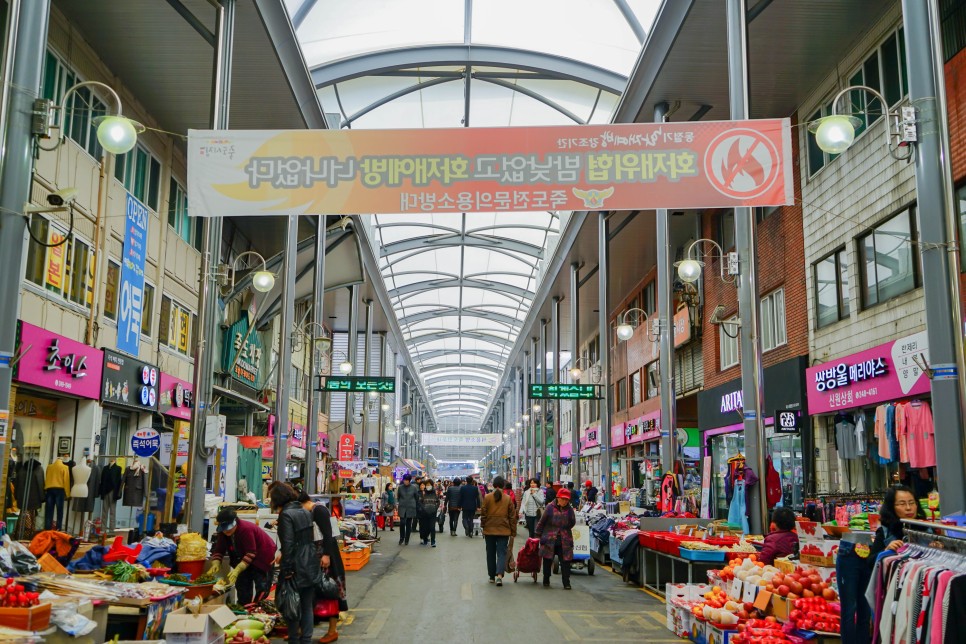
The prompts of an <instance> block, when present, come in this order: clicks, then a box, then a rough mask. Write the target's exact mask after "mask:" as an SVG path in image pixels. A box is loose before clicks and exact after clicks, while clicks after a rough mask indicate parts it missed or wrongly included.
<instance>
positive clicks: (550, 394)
mask: <svg viewBox="0 0 966 644" xmlns="http://www.w3.org/2000/svg"><path fill="white" fill-rule="evenodd" d="M598 389H599V386H598V385H578V384H569V385H567V384H555V383H546V384H540V383H535V384H531V385H530V398H531V399H533V400H558V399H559V400H595V399H597V398H599V397H600V396H599V394H598Z"/></svg>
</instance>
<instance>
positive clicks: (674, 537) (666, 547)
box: [655, 532, 701, 557]
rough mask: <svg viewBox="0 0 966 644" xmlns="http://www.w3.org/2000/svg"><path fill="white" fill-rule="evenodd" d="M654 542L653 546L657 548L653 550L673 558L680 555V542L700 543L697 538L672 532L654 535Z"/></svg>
mask: <svg viewBox="0 0 966 644" xmlns="http://www.w3.org/2000/svg"><path fill="white" fill-rule="evenodd" d="M655 540H656V544H655V545H656V546H657V547H656V548H655V550H657V551H658V552H663V553H665V554H668V555H673V556H675V557H677V556H679V555H680V554H681V542H682V541H701V539H699V538H698V537H689V536H687V535H683V534H674V533H673V532H659V533H657V534H655Z"/></svg>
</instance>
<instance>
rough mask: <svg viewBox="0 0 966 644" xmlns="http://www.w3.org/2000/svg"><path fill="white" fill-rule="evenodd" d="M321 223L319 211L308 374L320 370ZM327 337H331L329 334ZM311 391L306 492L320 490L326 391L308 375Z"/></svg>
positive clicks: (322, 308)
mask: <svg viewBox="0 0 966 644" xmlns="http://www.w3.org/2000/svg"><path fill="white" fill-rule="evenodd" d="M327 234H328V233H327V231H326V227H325V215H319V216H318V217H317V218H316V222H315V262H314V264H315V272H314V274H313V275H312V324H310V325H309V329H310V331H309V333H308V336H309V342H310V344H309V346H308V347H306V350H307V351H309V352H310V355H311V358H310V359H309V368H310V370H311V373H312V375H313V376H314V375H315V374H316V373H321V366H322V365H321V364H319V365H316V358H320V356H316V350H315V345H316V342H317V341H318V340H319V339H320V335H319V334H320V332H321V330H322V326H323V325H324V324H325V240H326V235H327ZM330 340H331V338H330ZM310 382H311V383H312V384H311V391H309V417H308V419H307V420H308V423H307V425H308V427H307V429H306V431H307V432H308V437H307V438H306V443H307V445H308V448H307V449H306V450H305V483H304V486H305V491H306V492H308V493H309V494H314V493H316V492H321V490H319V489H317V487H318V486H317V485H316V478H318V477H317V476H316V474H317V472H316V468H317V466H318V461H319V453H320V452H319V449H320V448H321V445H320V443H321V442H322V441H321V438H320V436H319V429H320V426H319V413H320V412H321V411H322V408H323V405H322V403H323V401H324V400H325V396H328V395H329V394H328V393H326V392H324V391H316V390H315V384H314V382H312V380H311V379H310Z"/></svg>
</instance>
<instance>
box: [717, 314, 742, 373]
mask: <svg viewBox="0 0 966 644" xmlns="http://www.w3.org/2000/svg"><path fill="white" fill-rule="evenodd" d="M737 319H738V318H737V317H735V316H732V317H730V318H728V321H729V322H735V321H736V320H737ZM718 350H719V355H718V371H724V370H725V369H730V368H731V367H733V366H735V365H736V364H738V329H737V327H736V326H735V325H734V324H719V325H718Z"/></svg>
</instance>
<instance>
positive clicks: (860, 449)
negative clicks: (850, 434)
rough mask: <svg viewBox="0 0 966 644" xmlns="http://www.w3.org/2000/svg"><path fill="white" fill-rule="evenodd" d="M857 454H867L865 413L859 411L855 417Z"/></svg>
mask: <svg viewBox="0 0 966 644" xmlns="http://www.w3.org/2000/svg"><path fill="white" fill-rule="evenodd" d="M855 455H856V456H859V457H861V456H865V414H863V413H859V415H858V417H857V418H856V419H855Z"/></svg>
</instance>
